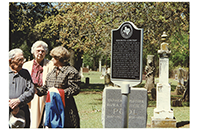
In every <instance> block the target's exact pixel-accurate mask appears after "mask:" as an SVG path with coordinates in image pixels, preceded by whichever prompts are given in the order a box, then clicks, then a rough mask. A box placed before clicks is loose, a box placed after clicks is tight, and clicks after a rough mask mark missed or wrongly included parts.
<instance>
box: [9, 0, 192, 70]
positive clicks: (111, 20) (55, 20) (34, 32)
mask: <svg viewBox="0 0 200 130" xmlns="http://www.w3.org/2000/svg"><path fill="white" fill-rule="evenodd" d="M189 6H190V3H189V2H61V3H52V2H48V3H29V2H27V3H19V2H18V3H10V4H9V15H10V18H9V22H10V37H9V38H10V49H11V48H15V47H20V46H21V44H26V45H27V46H28V48H29V49H28V50H30V46H31V45H32V43H33V42H34V41H36V40H38V39H40V40H44V41H46V42H47V43H48V44H49V46H50V47H49V49H50V50H51V49H52V48H53V47H55V46H58V45H63V46H65V47H67V48H68V49H72V50H74V51H76V52H81V51H84V55H87V56H84V57H85V58H86V59H85V60H84V61H86V63H88V59H91V61H92V62H95V63H94V64H93V65H91V66H92V68H93V69H94V68H97V67H98V60H99V59H102V57H104V56H106V57H110V50H111V30H112V29H117V28H118V27H119V25H121V24H122V23H123V22H125V21H131V22H133V23H134V24H135V25H136V26H137V27H138V28H143V29H144V37H143V38H144V39H143V67H144V66H145V65H146V64H145V63H146V57H147V55H150V54H151V55H152V54H153V55H155V61H156V63H155V64H156V66H158V58H159V56H158V54H157V50H158V49H159V48H160V44H161V35H162V33H163V31H165V32H166V33H167V35H168V38H169V40H168V42H169V46H170V49H171V50H172V55H171V60H172V63H173V64H172V65H173V67H175V66H177V65H181V66H185V67H186V66H188V65H189V32H190V30H189V21H190V13H189ZM27 54H28V53H27ZM89 56H90V57H91V58H89ZM88 64H89V65H90V63H88Z"/></svg>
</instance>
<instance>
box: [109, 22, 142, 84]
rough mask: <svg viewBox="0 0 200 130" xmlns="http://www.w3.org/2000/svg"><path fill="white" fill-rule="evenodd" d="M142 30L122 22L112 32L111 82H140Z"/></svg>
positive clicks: (129, 23)
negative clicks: (121, 80)
mask: <svg viewBox="0 0 200 130" xmlns="http://www.w3.org/2000/svg"><path fill="white" fill-rule="evenodd" d="M142 39H143V30H142V29H138V28H137V27H136V26H135V25H134V24H133V23H131V22H124V23H123V24H122V25H121V26H120V27H119V28H118V29H117V30H112V45H111V46H112V56H111V80H117V79H123V80H129V81H133V80H137V81H141V77H142V76H141V74H142Z"/></svg>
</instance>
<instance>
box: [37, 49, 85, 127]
mask: <svg viewBox="0 0 200 130" xmlns="http://www.w3.org/2000/svg"><path fill="white" fill-rule="evenodd" d="M50 55H51V56H52V62H53V63H54V65H55V68H54V69H53V71H52V72H50V73H48V75H47V78H46V81H45V85H44V86H43V87H38V88H37V94H38V96H42V95H46V94H47V91H48V89H49V88H52V87H55V88H57V89H63V90H64V93H65V104H66V106H65V108H64V113H65V125H64V127H65V128H80V118H79V114H78V110H77V107H76V103H75V100H74V98H73V96H74V95H77V94H78V93H79V91H80V87H79V83H80V79H81V78H80V75H79V72H78V71H77V70H76V69H75V68H74V67H72V66H70V64H69V59H70V53H69V52H68V50H67V49H66V48H64V47H62V46H58V47H56V48H54V49H53V50H51V52H50Z"/></svg>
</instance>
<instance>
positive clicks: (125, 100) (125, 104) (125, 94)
mask: <svg viewBox="0 0 200 130" xmlns="http://www.w3.org/2000/svg"><path fill="white" fill-rule="evenodd" d="M121 93H122V128H128V118H129V117H128V113H129V94H130V87H129V84H125V85H123V86H122V88H121Z"/></svg>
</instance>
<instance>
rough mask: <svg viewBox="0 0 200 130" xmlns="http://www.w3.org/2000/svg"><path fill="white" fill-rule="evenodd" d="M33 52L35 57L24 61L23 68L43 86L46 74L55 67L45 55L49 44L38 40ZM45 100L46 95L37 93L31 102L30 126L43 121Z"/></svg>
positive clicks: (36, 82)
mask: <svg viewBox="0 0 200 130" xmlns="http://www.w3.org/2000/svg"><path fill="white" fill-rule="evenodd" d="M31 53H32V54H33V57H34V59H33V60H31V61H28V62H26V63H24V65H23V68H25V69H27V70H28V71H29V73H30V74H31V78H32V80H33V83H34V85H35V87H38V86H39V87H41V86H43V84H44V82H45V80H46V75H47V74H48V73H49V72H50V71H52V70H53V67H54V66H53V63H52V62H51V61H49V60H47V59H45V55H46V54H47V53H48V45H47V44H46V43H45V42H43V41H36V42H35V43H34V44H33V45H32V47H31ZM45 100H46V96H43V97H38V95H36V94H35V95H34V98H33V100H32V101H31V102H30V103H29V108H30V113H31V126H30V128H39V126H40V123H41V121H42V115H43V110H44V106H45Z"/></svg>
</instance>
